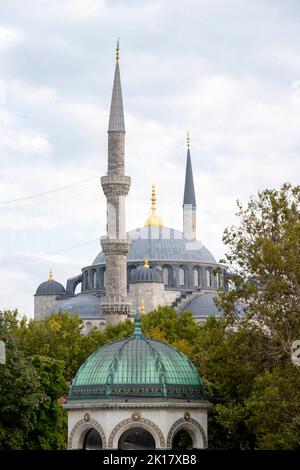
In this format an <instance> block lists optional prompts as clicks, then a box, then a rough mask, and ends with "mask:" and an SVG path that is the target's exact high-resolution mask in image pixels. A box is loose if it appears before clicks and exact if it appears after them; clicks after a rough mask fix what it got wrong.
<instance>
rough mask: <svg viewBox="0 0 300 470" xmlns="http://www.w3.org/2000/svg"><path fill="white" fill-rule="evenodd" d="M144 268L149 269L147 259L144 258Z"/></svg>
mask: <svg viewBox="0 0 300 470" xmlns="http://www.w3.org/2000/svg"><path fill="white" fill-rule="evenodd" d="M144 268H145V269H149V268H150V266H149V261H148V258H145V261H144Z"/></svg>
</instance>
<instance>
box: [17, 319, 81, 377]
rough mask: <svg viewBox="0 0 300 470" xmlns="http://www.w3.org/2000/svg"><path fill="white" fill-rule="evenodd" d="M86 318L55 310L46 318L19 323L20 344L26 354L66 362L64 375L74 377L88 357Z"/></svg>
mask: <svg viewBox="0 0 300 470" xmlns="http://www.w3.org/2000/svg"><path fill="white" fill-rule="evenodd" d="M82 328H83V322H82V320H81V319H79V318H78V317H77V316H76V315H69V314H68V313H58V314H52V315H51V316H50V317H49V318H47V319H45V320H44V321H39V322H36V321H34V320H29V321H25V320H23V322H22V323H20V326H19V329H18V331H17V336H18V341H19V345H20V348H21V349H22V350H23V351H24V353H25V354H26V355H27V356H36V355H39V356H46V357H50V358H53V359H57V360H59V361H64V363H65V371H64V373H65V378H66V380H67V381H69V380H71V379H72V378H73V377H74V375H75V373H76V371H77V369H78V368H79V366H80V365H81V364H82V362H83V361H84V359H85V358H86V353H87V352H88V350H89V349H88V347H87V345H86V338H85V337H84V336H83V335H82V334H81V331H82Z"/></svg>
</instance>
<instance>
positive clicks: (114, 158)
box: [101, 42, 130, 324]
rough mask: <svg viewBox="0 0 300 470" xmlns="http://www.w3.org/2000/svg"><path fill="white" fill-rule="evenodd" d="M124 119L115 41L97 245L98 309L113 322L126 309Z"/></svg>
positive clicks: (127, 241)
mask: <svg viewBox="0 0 300 470" xmlns="http://www.w3.org/2000/svg"><path fill="white" fill-rule="evenodd" d="M124 143H125V123H124V113H123V100H122V90H121V79H120V70H119V42H118V44H117V56H116V68H115V77H114V84H113V91H112V98H111V107H110V116H109V124H108V171H107V176H103V177H102V178H101V186H102V189H103V192H104V194H105V196H106V200H107V225H106V236H104V237H102V238H101V246H102V249H103V252H104V254H105V258H106V274H105V288H106V294H105V296H104V297H103V298H102V299H101V309H102V312H103V314H104V316H105V318H106V324H117V323H119V322H120V321H123V320H125V319H126V318H127V317H128V315H129V313H130V300H129V297H128V294H127V266H126V260H127V254H128V250H129V246H130V239H129V238H128V236H127V234H126V228H125V197H126V196H127V194H128V192H129V188H130V177H129V176H125V175H124V154H125V149H124Z"/></svg>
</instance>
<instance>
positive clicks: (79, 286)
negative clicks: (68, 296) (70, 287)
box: [73, 281, 82, 295]
mask: <svg viewBox="0 0 300 470" xmlns="http://www.w3.org/2000/svg"><path fill="white" fill-rule="evenodd" d="M81 290H82V282H81V281H79V282H77V284H75V286H74V292H73V294H75V295H77V294H79V293H80V292H81Z"/></svg>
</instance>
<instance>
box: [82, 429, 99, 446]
mask: <svg viewBox="0 0 300 470" xmlns="http://www.w3.org/2000/svg"><path fill="white" fill-rule="evenodd" d="M83 448H84V449H85V450H100V449H102V439H101V436H100V434H99V433H98V431H97V430H96V429H90V430H89V431H88V432H87V433H86V435H85V438H84V442H83Z"/></svg>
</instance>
